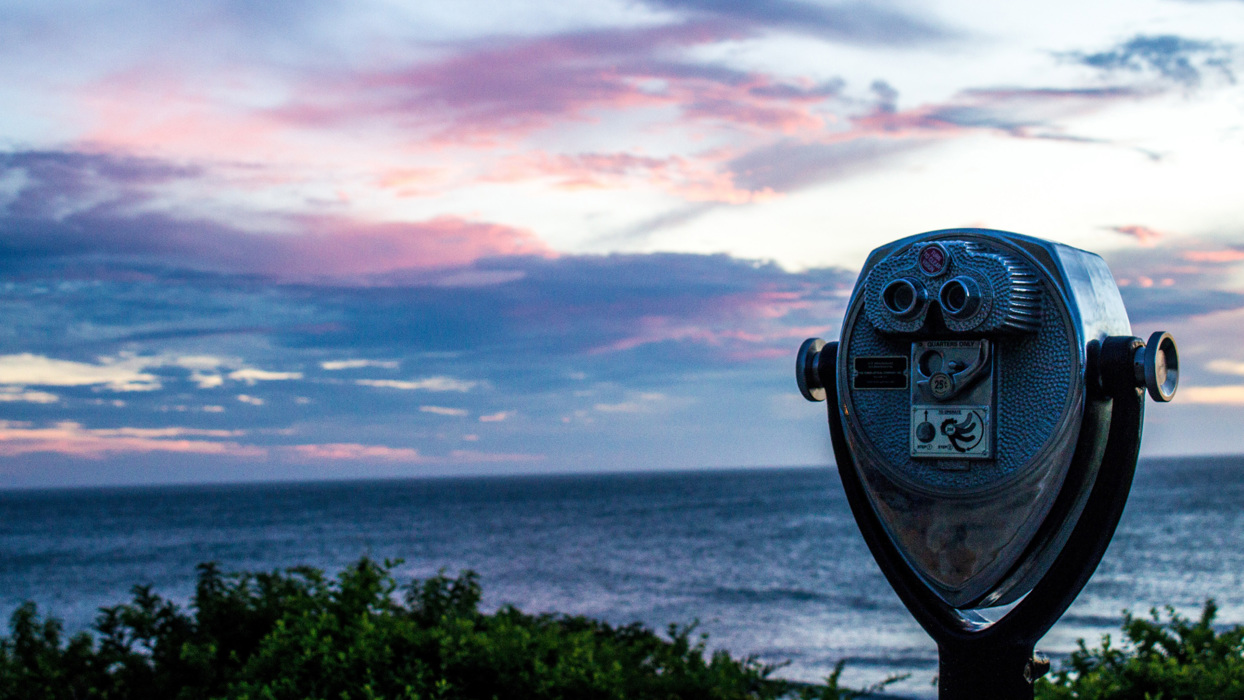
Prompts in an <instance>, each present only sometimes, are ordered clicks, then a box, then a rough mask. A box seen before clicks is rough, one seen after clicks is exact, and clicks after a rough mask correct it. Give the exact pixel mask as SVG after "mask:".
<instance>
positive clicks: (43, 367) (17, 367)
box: [0, 353, 160, 392]
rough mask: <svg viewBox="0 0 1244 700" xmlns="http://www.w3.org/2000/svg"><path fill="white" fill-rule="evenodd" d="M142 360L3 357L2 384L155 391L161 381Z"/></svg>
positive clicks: (134, 358)
mask: <svg viewBox="0 0 1244 700" xmlns="http://www.w3.org/2000/svg"><path fill="white" fill-rule="evenodd" d="M146 368H147V364H146V362H145V361H144V360H143V359H141V358H136V357H129V358H108V359H105V360H104V361H103V362H101V363H100V364H89V363H86V362H73V361H69V360H57V359H53V358H50V357H44V356H41V355H34V354H31V353H21V354H18V355H3V356H0V384H7V385H15V386H64V387H70V386H99V387H102V388H105V389H108V390H110V391H122V392H123V391H154V390H156V389H159V388H160V381H159V378H158V377H156V376H155V375H154V374H148V373H146V372H144V371H143V370H144V369H146Z"/></svg>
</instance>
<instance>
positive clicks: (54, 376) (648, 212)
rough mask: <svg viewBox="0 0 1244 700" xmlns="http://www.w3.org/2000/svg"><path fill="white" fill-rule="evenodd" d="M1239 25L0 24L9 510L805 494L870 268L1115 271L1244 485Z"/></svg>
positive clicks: (868, 6)
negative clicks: (530, 485) (879, 251)
mask: <svg viewBox="0 0 1244 700" xmlns="http://www.w3.org/2000/svg"><path fill="white" fill-rule="evenodd" d="M1240 37H1244V2H1240V1H1238V0H1200V1H1191V0H1186V1H1181V0H1127V1H1126V2H1124V1H1122V0H1119V1H1114V0H1102V1H1100V2H1090V3H1084V2H1067V1H1063V0H1047V1H1045V2H1041V3H1039V4H1038V3H1034V2H1015V3H1001V4H1000V3H994V2H988V3H986V2H981V1H979V0H972V1H968V0H944V1H932V2H919V3H917V2H910V1H906V0H902V1H895V2H825V1H813V0H807V1H801V0H772V1H770V2H763V3H762V2H754V3H753V2H741V1H738V0H721V1H715V2H709V1H708V0H627V1H611V0H605V1H601V2H595V3H565V2H525V1H520V0H505V1H503V2H488V1H483V0H458V1H456V2H423V3H399V2H393V1H390V0H352V1H351V2H341V1H334V0H300V1H299V2H288V1H280V0H274V1H272V2H263V3H254V2H238V1H236V0H234V1H223V0H220V1H207V2H198V3H169V2H155V1H154V0H117V1H114V2H108V3H102V2H81V0H77V1H75V2H64V1H62V0H40V1H39V2H21V1H17V0H3V1H0V65H3V66H4V70H3V71H0V104H2V105H3V106H4V107H3V109H0V308H3V310H4V311H3V316H2V318H3V319H4V323H3V324H0V488H13V487H40V486H75V485H101V484H156V483H182V482H207V481H244V480H265V479H282V480H284V479H352V478H371V477H411V476H432V475H455V474H461V475H475V474H496V473H506V474H509V473H547V472H589V471H606V470H610V471H612V470H654V469H692V468H716V467H757V466H784V465H816V464H829V463H831V462H832V456H831V450H830V448H829V444H828V443H829V441H828V435H827V431H826V429H825V423H824V420H825V418H824V413H823V411H824V404H821V405H811V404H808V403H807V402H805V401H804V400H803V399H802V398H800V396H799V394H798V392H797V390H796V387H795V383H794V379H793V365H794V355H795V350H796V349H797V348H798V346H799V344H800V342H801V341H802V340H803V339H804V338H807V337H811V336H820V337H824V338H827V339H834V338H836V337H837V333H838V324H839V323H840V321H841V318H842V314H843V310H844V305H845V302H846V300H847V297H848V295H849V293H850V290H851V287H852V285H853V284H854V281H855V278H856V276H857V274H858V272H859V268H860V266H861V264H862V263H863V261H864V259H865V257H866V255H867V254H868V252H869V251H870V250H871V249H873V248H875V247H876V246H878V245H881V244H883V243H885V242H887V241H890V240H893V239H896V238H900V237H903V236H907V235H911V234H914V233H919V232H921V231H927V230H934V229H940V228H949V227H957V226H980V227H988V228H997V229H1004V230H1010V231H1016V232H1020V233H1025V234H1029V235H1033V236H1038V237H1042V238H1048V239H1052V240H1056V241H1060V242H1063V243H1067V244H1070V245H1074V246H1077V247H1081V248H1085V249H1087V250H1092V251H1094V252H1097V253H1099V254H1101V255H1102V256H1103V257H1104V258H1105V259H1106V261H1107V262H1108V263H1109V265H1110V266H1111V269H1112V270H1113V272H1114V275H1115V277H1116V280H1117V281H1118V283H1119V285H1120V288H1121V290H1122V293H1123V296H1124V301H1125V303H1126V304H1127V306H1128V309H1129V313H1130V316H1131V321H1132V324H1133V333H1134V334H1136V335H1138V336H1141V337H1147V336H1148V335H1149V333H1150V332H1152V331H1155V330H1167V331H1170V332H1172V333H1173V334H1174V335H1175V338H1176V339H1177V341H1178V342H1179V347H1180V354H1181V362H1182V372H1183V374H1182V378H1181V386H1180V390H1179V393H1178V395H1177V396H1176V398H1175V401H1174V402H1172V403H1171V404H1166V405H1160V406H1155V405H1151V406H1150V410H1149V411H1148V415H1147V418H1146V421H1147V422H1146V435H1145V443H1144V448H1143V450H1142V454H1143V455H1147V456H1158V455H1195V454H1220V453H1240V452H1244V430H1241V426H1244V422H1242V421H1244V87H1242V86H1241V85H1240V83H1239V80H1240V76H1241V75H1242V74H1244V70H1242V69H1244V44H1241V43H1240V39H1239V38H1240Z"/></svg>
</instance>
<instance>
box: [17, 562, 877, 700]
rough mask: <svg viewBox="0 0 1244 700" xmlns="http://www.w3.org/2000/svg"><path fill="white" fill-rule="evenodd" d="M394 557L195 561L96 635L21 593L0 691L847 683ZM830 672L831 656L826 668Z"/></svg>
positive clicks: (690, 689)
mask: <svg viewBox="0 0 1244 700" xmlns="http://www.w3.org/2000/svg"><path fill="white" fill-rule="evenodd" d="M392 566H393V562H385V563H384V564H378V563H376V562H373V561H371V560H368V559H363V560H361V561H359V562H358V563H357V564H354V565H352V566H351V567H349V568H347V569H346V570H345V571H343V572H342V573H341V574H340V575H339V576H338V577H337V578H335V579H330V578H327V577H325V575H324V574H323V573H322V572H320V571H318V570H315V569H311V568H296V569H290V570H287V571H285V572H275V573H258V574H256V573H237V574H223V573H222V572H221V571H220V570H219V568H218V567H216V566H215V565H213V564H204V565H201V566H200V567H199V572H198V573H199V578H198V584H197V587H196V590H195V593H194V596H193V599H192V600H191V604H190V611H183V610H181V609H180V608H179V607H178V606H176V605H175V604H173V603H172V602H170V601H167V600H164V599H163V598H161V597H160V596H158V595H155V594H154V593H152V592H151V590H150V588H149V587H145V586H138V587H136V588H135V589H134V592H133V599H132V601H131V602H129V603H125V604H122V605H117V606H114V607H110V608H105V609H103V610H101V612H100V614H99V616H98V618H97V620H96V622H95V625H94V631H95V634H94V635H92V634H89V633H86V632H83V633H80V634H77V635H74V636H72V637H71V638H68V639H65V635H64V632H63V627H62V624H61V622H60V621H58V620H56V619H54V618H47V619H40V617H39V615H38V612H37V611H36V609H35V606H34V605H33V604H31V603H27V604H25V605H23V606H21V607H20V608H19V609H18V610H17V611H16V612H14V614H13V616H12V619H11V622H10V633H9V636H8V637H7V638H3V639H0V698H13V699H14V700H19V699H20V700H25V699H28V698H29V699H31V700H34V699H35V698H38V699H39V700H60V699H62V698H63V699H65V700H69V699H80V698H100V699H104V700H119V699H122V698H127V699H128V698H144V699H145V698H161V699H164V698H176V699H178V700H206V699H207V698H236V699H238V700H284V699H287V698H288V699H290V700H294V699H297V700H304V699H308V698H316V699H323V700H329V699H331V700H355V699H358V700H365V699H366V700H371V699H374V698H393V699H399V698H400V699H402V700H415V699H419V700H432V699H438V700H440V699H443V700H453V699H475V698H480V699H490V698H507V699H509V698H514V699H520V700H521V699H524V698H533V699H535V698H566V699H570V698H593V699H596V698H604V699H608V698H616V699H619V700H621V699H623V698H627V699H640V700H641V699H644V698H652V699H658V698H659V699H661V700H666V699H671V698H704V699H706V700H708V699H712V700H734V699H736V698H737V699H745V698H746V699H762V698H779V697H798V698H802V699H806V700H825V699H831V698H832V699H834V700H838V699H839V698H846V697H854V696H857V695H858V694H857V693H853V692H851V691H849V690H846V689H842V688H839V686H838V673H837V672H835V673H834V674H833V675H831V676H830V678H829V679H827V680H828V681H829V684H828V685H823V686H806V685H802V684H792V683H788V682H785V681H782V680H778V679H774V678H771V677H770V674H771V673H772V672H773V670H774V668H775V667H773V666H767V665H764V664H761V663H759V662H758V661H756V660H755V659H752V658H745V659H741V660H740V659H734V658H732V657H731V656H730V655H729V654H728V653H727V652H724V651H716V652H713V653H711V654H709V653H707V652H706V648H705V646H706V637H705V636H703V635H700V636H698V637H695V638H693V637H692V635H693V632H694V625H691V626H684V627H679V626H671V627H670V628H669V631H668V637H662V636H661V635H658V634H656V633H654V632H652V631H651V630H649V629H647V628H645V627H643V626H641V625H639V624H632V625H625V626H612V625H609V624H606V623H604V622H600V621H598V620H593V619H589V618H586V617H577V616H562V615H529V614H525V613H523V612H521V611H520V610H518V609H516V608H514V607H503V608H501V609H499V610H497V611H496V612H495V613H491V614H487V613H482V612H480V610H479V602H480V584H479V579H478V576H476V574H474V573H473V572H469V571H468V572H465V573H463V574H461V575H460V576H458V577H457V578H450V577H447V576H445V575H444V573H443V572H442V573H441V574H440V575H438V576H435V577H433V578H430V579H427V580H425V581H422V582H420V581H415V582H413V583H411V584H410V585H408V586H405V587H403V588H401V589H399V587H398V585H397V583H396V582H395V580H394V579H393V577H392V576H391V575H390V571H391V569H392ZM839 670H841V669H839Z"/></svg>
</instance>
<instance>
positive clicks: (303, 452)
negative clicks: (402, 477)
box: [285, 442, 545, 464]
mask: <svg viewBox="0 0 1244 700" xmlns="http://www.w3.org/2000/svg"><path fill="white" fill-rule="evenodd" d="M285 450H286V452H287V453H288V454H289V455H291V456H293V457H294V458H296V459H301V460H315V461H358V460H379V461H384V462H402V463H407V464H459V463H462V464H471V463H485V462H487V463H494V462H539V461H542V460H544V458H545V457H544V455H538V454H527V453H520V452H479V451H476V450H452V451H450V452H449V454H447V455H443V456H436V455H425V454H423V453H421V452H420V451H419V450H416V449H413V448H409V447H385V446H383V445H362V444H358V443H352V442H351V443H326V444H308V445H292V446H290V447H288V448H285Z"/></svg>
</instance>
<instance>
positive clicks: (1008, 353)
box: [795, 229, 1179, 700]
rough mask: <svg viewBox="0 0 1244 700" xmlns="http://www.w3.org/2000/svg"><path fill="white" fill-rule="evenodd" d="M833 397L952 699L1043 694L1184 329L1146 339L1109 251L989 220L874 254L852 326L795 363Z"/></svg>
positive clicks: (861, 504) (843, 464)
mask: <svg viewBox="0 0 1244 700" xmlns="http://www.w3.org/2000/svg"><path fill="white" fill-rule="evenodd" d="M795 374H796V379H797V380H798V383H799V389H800V391H801V392H802V393H803V395H804V397H805V398H807V399H808V400H809V401H825V400H826V399H828V408H829V429H830V434H831V438H832V441H833V446H834V455H835V458H836V461H837V465H838V473H839V475H840V477H841V479H842V485H843V488H844V489H845V491H846V495H847V500H848V502H849V503H850V505H851V510H852V512H853V514H854V515H855V519H856V522H857V523H858V524H859V527H860V531H861V533H862V534H863V536H864V539H865V540H866V541H867V543H868V547H869V549H870V550H871V551H872V553H873V556H874V557H875V558H876V560H877V563H878V564H879V565H880V566H881V570H882V571H883V572H884V573H885V576H886V578H887V579H888V580H889V581H890V584H891V585H892V586H893V587H894V590H895V591H896V592H897V593H898V595H899V597H900V598H901V599H902V601H903V603H904V604H905V605H906V606H907V608H908V610H910V611H911V613H912V615H914V616H915V618H916V620H917V621H918V622H919V623H920V625H921V626H922V627H924V629H925V630H926V631H927V632H928V633H929V634H930V636H932V637H933V639H934V640H935V641H936V642H937V645H938V658H939V673H938V688H939V694H940V697H941V698H943V699H947V698H973V699H978V698H997V699H999V700H1010V699H1012V698H1022V699H1024V700H1030V699H1031V698H1032V697H1033V686H1032V684H1033V682H1034V681H1035V679H1036V678H1037V677H1038V676H1040V675H1041V674H1043V673H1044V672H1045V671H1046V670H1047V669H1048V667H1049V663H1048V661H1046V660H1045V659H1044V657H1041V656H1040V655H1034V645H1035V644H1036V642H1037V640H1038V639H1040V638H1041V637H1042V636H1044V635H1045V633H1046V632H1047V631H1048V630H1049V628H1050V627H1051V626H1052V625H1053V624H1054V622H1055V621H1056V620H1057V619H1058V618H1059V616H1061V615H1062V613H1063V612H1064V611H1065V610H1066V609H1067V607H1068V606H1069V605H1071V602H1072V601H1073V600H1074V599H1075V597H1076V595H1077V594H1078V593H1079V592H1080V589H1081V588H1083V587H1084V584H1085V583H1086V582H1087V581H1088V579H1089V577H1090V576H1091V575H1092V573H1093V570H1094V569H1096V567H1097V564H1098V562H1099V561H1100V560H1101V557H1102V555H1103V554H1104V553H1105V550H1106V546H1107V545H1108V544H1109V542H1110V538H1111V537H1112V536H1113V534H1114V530H1115V526H1116V525H1117V524H1118V521H1119V517H1120V516H1121V515H1122V513H1123V506H1124V503H1125V502H1126V500H1127V494H1128V490H1129V489H1130V487H1131V483H1132V476H1133V474H1134V472H1135V467H1136V456H1137V451H1138V449H1139V447H1140V434H1141V427H1142V422H1143V418H1144V403H1145V400H1144V394H1145V391H1146V390H1147V391H1148V393H1149V395H1150V396H1151V397H1152V398H1153V399H1154V400H1156V401H1162V402H1165V401H1169V400H1170V399H1171V397H1172V396H1173V395H1174V393H1175V387H1176V385H1177V383H1178V379H1179V365H1178V355H1177V352H1176V348H1175V342H1174V340H1173V339H1172V338H1171V336H1170V335H1169V334H1167V333H1154V334H1153V335H1152V336H1150V338H1149V340H1148V342H1145V341H1143V340H1141V339H1140V338H1136V337H1133V336H1132V330H1131V325H1130V323H1129V322H1128V318H1127V311H1126V310H1125V309H1124V307H1123V300H1122V298H1121V297H1120V296H1119V290H1118V287H1117V286H1116V285H1115V283H1114V279H1113V277H1112V276H1111V274H1110V270H1109V269H1108V268H1107V267H1106V264H1105V262H1104V261H1103V260H1102V259H1101V258H1100V257H1098V256H1097V255H1094V254H1092V253H1088V252H1085V251H1082V250H1077V249H1075V248H1071V247H1068V246H1065V245H1061V244H1058V243H1053V242H1050V241H1044V240H1040V239H1036V238H1031V237H1028V236H1021V235H1019V234H1014V233H1007V232H1003V231H991V230H985V229H950V230H944V231H933V232H930V233H924V234H920V235H917V236H912V237H909V238H904V239H902V240H898V241H895V242H893V243H890V244H888V245H884V246H882V247H880V248H878V249H876V250H874V251H873V252H872V254H871V255H870V256H869V257H868V261H867V262H866V263H865V265H864V268H863V270H862V271H861V272H860V276H859V279H858V281H857V282H856V284H855V290H854V292H853V293H852V296H851V301H850V303H849V305H848V308H847V312H846V317H845V319H844V320H843V323H842V330H841V333H840V336H839V340H838V342H836V343H826V342H825V341H823V340H821V339H819V338H812V339H809V340H807V341H805V342H804V344H803V346H802V347H801V348H800V349H799V354H798V358H797V360H796V368H795Z"/></svg>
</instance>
